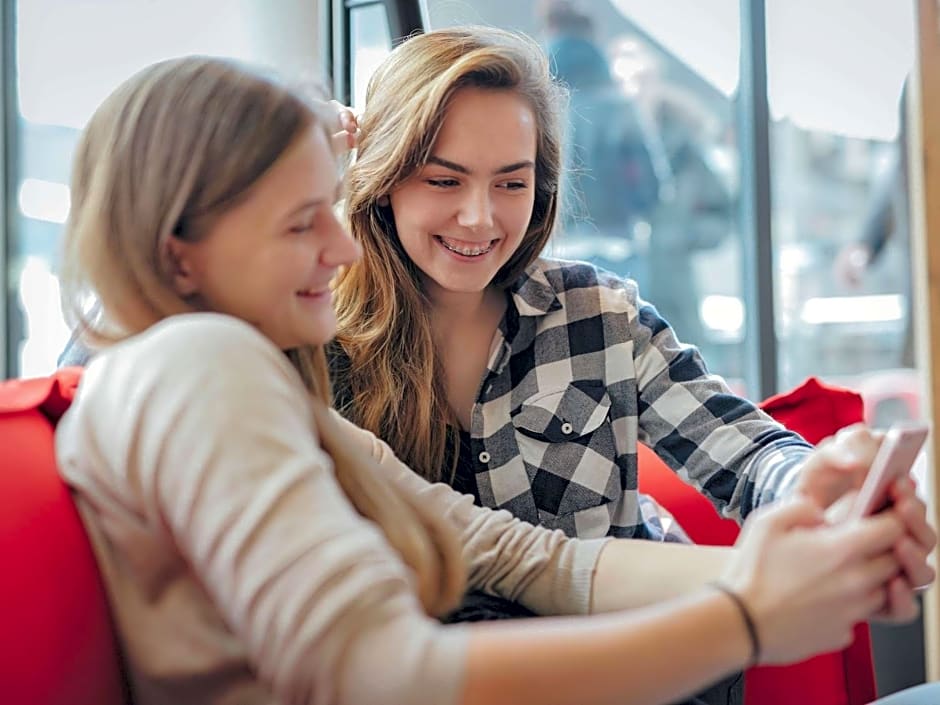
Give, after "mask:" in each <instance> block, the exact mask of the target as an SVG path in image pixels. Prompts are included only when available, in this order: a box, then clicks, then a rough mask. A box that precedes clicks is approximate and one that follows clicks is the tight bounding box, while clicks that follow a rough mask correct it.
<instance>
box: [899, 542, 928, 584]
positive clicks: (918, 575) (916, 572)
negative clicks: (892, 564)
mask: <svg viewBox="0 0 940 705" xmlns="http://www.w3.org/2000/svg"><path fill="white" fill-rule="evenodd" d="M928 555H929V554H927V553H926V552H924V551H922V550H920V549H919V548H918V546H917V544H916V543H914V542H913V541H912V540H911V539H910V538H908V537H907V536H902V537H901V538H900V539H899V540H898V542H897V543H896V544H895V546H894V556H895V558H897V561H898V563H899V565H900V567H901V572H902V573H903V574H904V576H905V577H906V578H907V580H908V582H909V583H910V584H911V585H912V586H914V587H923V586H924V585H929V584H930V583H932V582H933V581H934V579H935V578H936V577H937V574H936V571H935V570H934V569H933V568H932V567H931V566H930V565H929V564H928V562H927V559H928Z"/></svg>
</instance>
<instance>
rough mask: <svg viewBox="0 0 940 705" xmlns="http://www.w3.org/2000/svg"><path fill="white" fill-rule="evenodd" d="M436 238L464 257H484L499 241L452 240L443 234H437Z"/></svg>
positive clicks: (447, 247)
mask: <svg viewBox="0 0 940 705" xmlns="http://www.w3.org/2000/svg"><path fill="white" fill-rule="evenodd" d="M434 239H436V240H437V241H438V242H439V243H441V244H442V245H443V246H444V247H445V248H446V249H448V250H450V251H451V252H454V253H456V254H458V255H463V256H464V257H482V256H483V255H485V254H487V253H488V252H490V251H491V250H492V249H493V248H494V247H496V243H497V242H499V240H498V239H497V240H489V241H488V242H486V243H469V242H463V241H462V240H452V239H450V238H445V237H443V236H441V235H435V236H434Z"/></svg>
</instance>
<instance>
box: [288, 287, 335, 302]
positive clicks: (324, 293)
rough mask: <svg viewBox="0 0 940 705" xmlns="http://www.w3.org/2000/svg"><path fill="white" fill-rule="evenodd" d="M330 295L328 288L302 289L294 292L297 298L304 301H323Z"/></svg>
mask: <svg viewBox="0 0 940 705" xmlns="http://www.w3.org/2000/svg"><path fill="white" fill-rule="evenodd" d="M332 293H333V292H332V291H330V289H329V287H326V288H323V289H302V290H300V291H298V292H296V294H297V296H298V298H301V299H303V300H304V301H323V300H324V299H329V298H330V295H331V294H332Z"/></svg>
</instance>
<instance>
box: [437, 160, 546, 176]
mask: <svg viewBox="0 0 940 705" xmlns="http://www.w3.org/2000/svg"><path fill="white" fill-rule="evenodd" d="M428 163H429V164H437V165H438V166H442V167H444V168H445V169H450V170H451V171H456V172H458V173H460V174H467V175H468V176H469V175H470V174H472V173H473V172H472V171H470V169H468V168H467V167H465V166H463V165H462V164H457V163H456V162H451V161H448V160H447V159H441V158H440V157H435V156H433V155H432V156H430V157H428ZM534 166H535V163H534V162H532V161H531V160H529V159H526V160H525V161H521V162H514V163H512V164H507V165H506V166H501V167H500V168H499V169H497V170H496V171H494V172H493V173H494V174H509V173H510V172H513V171H518V170H519V169H526V168H532V167H534Z"/></svg>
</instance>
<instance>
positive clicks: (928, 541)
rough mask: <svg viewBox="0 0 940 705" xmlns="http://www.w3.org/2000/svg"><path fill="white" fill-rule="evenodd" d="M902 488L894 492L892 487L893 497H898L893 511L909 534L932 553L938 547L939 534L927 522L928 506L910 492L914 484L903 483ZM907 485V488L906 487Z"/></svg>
mask: <svg viewBox="0 0 940 705" xmlns="http://www.w3.org/2000/svg"><path fill="white" fill-rule="evenodd" d="M901 484H902V487H900V488H898V490H897V493H895V492H894V487H893V486H892V496H896V497H897V499H895V500H894V507H893V509H892V511H893V512H894V513H895V514H897V516H898V518H899V519H900V520H901V521H902V522H903V523H904V526H905V528H906V529H907V533H908V534H909V535H910V536H911V538H912V539H913V540H914V541H916V542H917V543H918V544H919V545H920V546H921V548H923V549H924V550H925V551H931V550H933V548H934V547H935V546H936V545H937V532H936V531H934V529H933V527H932V526H931V525H930V523H929V522H928V521H927V505H926V504H924V502H923V501H921V500H920V499H919V498H918V497H916V496H915V495H913V494H910V493H909V492H908V489H907V488H909V487H912V486H913V483H908V482H904V483H901ZM904 485H906V486H907V487H905V486H904Z"/></svg>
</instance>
